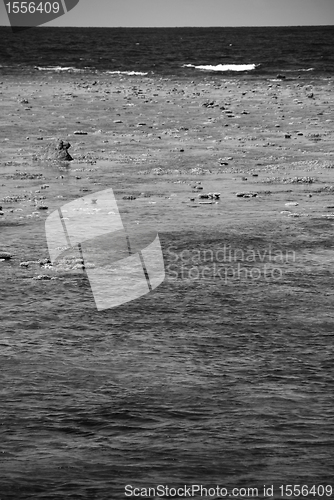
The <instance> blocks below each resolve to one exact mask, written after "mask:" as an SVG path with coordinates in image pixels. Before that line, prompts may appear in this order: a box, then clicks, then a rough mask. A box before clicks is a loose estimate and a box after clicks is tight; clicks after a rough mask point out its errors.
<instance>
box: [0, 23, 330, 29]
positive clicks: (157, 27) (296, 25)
mask: <svg viewBox="0 0 334 500" xmlns="http://www.w3.org/2000/svg"><path fill="white" fill-rule="evenodd" d="M14 27H15V28H20V27H25V28H107V29H115V28H116V29H120V28H124V29H142V28H143V29H176V28H181V29H182V28H203V29H205V28H317V27H322V28H323V27H333V28H334V24H277V25H276V24H275V25H274V24H263V25H262V24H254V25H250V24H240V25H225V26H221V25H219V26H218V25H210V26H196V25H195V26H44V25H39V26H14ZM0 28H10V29H11V28H12V26H10V25H0Z"/></svg>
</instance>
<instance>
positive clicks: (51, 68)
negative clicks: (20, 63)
mask: <svg viewBox="0 0 334 500" xmlns="http://www.w3.org/2000/svg"><path fill="white" fill-rule="evenodd" d="M34 68H35V69H38V70H39V71H73V72H76V73H79V72H81V71H82V69H78V68H73V67H72V66H69V67H63V66H34Z"/></svg>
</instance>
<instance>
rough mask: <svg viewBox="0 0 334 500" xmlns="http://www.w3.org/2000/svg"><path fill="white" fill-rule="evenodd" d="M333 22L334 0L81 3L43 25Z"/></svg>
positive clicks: (0, 16)
mask: <svg viewBox="0 0 334 500" xmlns="http://www.w3.org/2000/svg"><path fill="white" fill-rule="evenodd" d="M58 1H59V2H61V1H62V0H58ZM7 2H8V0H4V1H3V0H0V24H1V25H5V26H8V25H9V22H8V18H7V14H6V11H5V7H4V4H5V3H7ZM28 3H29V2H28ZM35 3H36V4H37V3H38V0H36V1H35ZM51 3H52V0H51ZM329 24H331V25H334V0H80V2H79V4H78V5H77V6H76V7H75V8H74V9H73V10H72V11H70V12H69V13H67V14H66V15H64V16H62V17H60V18H58V19H55V20H54V21H51V22H49V23H47V24H46V25H45V26H110V27H113V26H129V27H130V26H132V27H133V26H138V27H141V26H145V27H146V26H147V27H150V26H152V27H159V26H171V27H173V26H292V25H329Z"/></svg>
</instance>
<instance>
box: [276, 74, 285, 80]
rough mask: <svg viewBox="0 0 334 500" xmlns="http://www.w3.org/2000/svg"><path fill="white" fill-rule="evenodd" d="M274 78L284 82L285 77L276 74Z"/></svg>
mask: <svg viewBox="0 0 334 500" xmlns="http://www.w3.org/2000/svg"><path fill="white" fill-rule="evenodd" d="M276 78H278V79H279V80H284V79H285V75H281V74H278V75H277V76H276Z"/></svg>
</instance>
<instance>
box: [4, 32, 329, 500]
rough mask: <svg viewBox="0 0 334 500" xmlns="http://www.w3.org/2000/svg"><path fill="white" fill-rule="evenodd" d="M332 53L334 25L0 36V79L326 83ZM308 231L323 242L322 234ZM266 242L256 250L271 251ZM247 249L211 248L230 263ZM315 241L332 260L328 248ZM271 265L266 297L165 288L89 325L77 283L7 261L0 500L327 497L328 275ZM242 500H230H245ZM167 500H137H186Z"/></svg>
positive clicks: (181, 236) (259, 289)
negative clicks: (299, 492) (53, 75)
mask: <svg viewBox="0 0 334 500" xmlns="http://www.w3.org/2000/svg"><path fill="white" fill-rule="evenodd" d="M333 47H334V27H295V28H212V29H209V28H175V29H123V28H122V29H121V28H120V29H105V28H101V29H95V28H94V29H88V28H80V29H79V28H73V29H72V28H71V29H69V28H45V27H44V28H36V29H31V30H28V31H26V32H21V33H18V34H15V35H14V34H12V32H11V30H10V29H9V28H0V65H1V67H0V74H2V75H7V74H9V75H13V74H17V75H18V78H20V76H21V75H25V74H27V75H29V74H32V73H36V74H38V72H43V71H50V72H60V71H62V72H64V73H66V72H72V73H73V72H82V73H83V74H85V73H86V72H88V73H97V74H99V72H103V73H107V72H111V73H114V74H117V72H120V74H121V75H124V76H125V77H126V75H127V74H129V75H133V74H136V73H137V74H138V75H139V76H143V75H142V73H144V74H147V75H149V76H150V77H154V76H156V77H157V78H166V79H173V78H178V77H181V78H189V79H190V80H191V79H194V78H203V75H207V74H215V75H219V74H222V75H224V76H226V75H227V76H229V77H231V78H234V76H235V75H240V74H243V75H246V76H247V77H250V78H256V77H257V75H258V76H260V77H261V78H262V77H266V76H269V77H271V76H275V75H276V74H278V73H283V74H284V75H288V74H290V75H293V76H295V77H298V75H301V74H305V73H307V74H310V75H316V76H317V77H319V78H327V77H328V76H333V72H334V50H333ZM133 72H134V73H133ZM99 180H100V181H101V182H103V179H102V178H101V179H99ZM305 224H306V226H305V231H308V230H310V231H311V232H312V231H314V238H319V240H321V238H322V235H321V230H322V228H321V227H320V228H319V227H313V226H312V227H311V222H309V224H310V227H309V228H308V227H307V223H305ZM5 229H6V241H4V240H1V241H0V244H1V245H2V248H3V247H4V248H7V247H6V245H7V243H8V241H11V242H14V244H15V245H16V248H17V249H18V248H24V251H25V253H26V254H29V255H31V256H34V255H35V256H36V255H40V252H41V248H43V249H44V248H45V235H44V234H39V235H37V236H36V233H35V230H34V228H32V229H31V230H30V232H27V231H24V232H22V233H20V228H19V227H16V226H15V225H13V227H6V228H5ZM5 229H4V228H3V227H0V231H2V230H5ZM270 231H273V227H272V224H270V225H268V227H263V228H262V233H261V234H260V235H257V237H256V245H257V247H258V248H260V249H266V248H268V245H270V244H272V243H273V242H272V241H271V240H270V236H268V235H267V234H270ZM283 233H284V227H283V228H282V234H283ZM23 234H24V235H25V236H24V237H23V236H22V235H23ZM307 234H308V233H307ZM312 234H313V233H312ZM253 236H254V235H253V234H251V231H249V232H248V233H247V231H245V232H244V234H238V232H237V231H231V232H230V233H228V234H227V233H226V234H225V235H223V237H224V241H226V242H227V243H228V244H229V245H230V246H231V247H232V248H237V249H242V250H243V251H245V252H246V251H247V249H249V247H250V246H251V245H253V244H254V238H253ZM221 241H222V235H221V234H218V233H212V232H211V231H207V232H201V233H196V232H190V231H186V230H175V232H170V233H168V234H167V233H166V234H162V235H161V242H162V247H163V251H164V256H165V258H166V265H170V264H171V262H170V260H171V259H172V263H173V262H174V257H173V256H172V255H171V254H170V253H169V252H168V251H167V249H168V248H170V247H171V246H172V247H173V248H174V250H175V252H176V253H177V254H178V255H180V253H181V252H183V251H187V250H189V248H191V249H193V251H198V249H207V248H210V249H212V250H213V251H215V252H216V251H218V250H219V249H220V248H221ZM282 241H283V236H282ZM321 241H322V244H323V245H327V247H328V251H331V250H332V237H331V235H329V236H328V239H326V241H324V240H321ZM299 244H300V248H299V250H301V247H302V243H298V241H297V242H294V245H297V247H298V245H299ZM310 245H311V243H310ZM312 245H313V243H312ZM314 246H316V242H314ZM168 259H169V260H168ZM178 263H179V261H178ZM211 264H212V263H211ZM232 264H233V265H236V262H233V263H232ZM286 265H287V266H288V271H289V273H288V277H287V278H286V279H285V280H282V281H279V282H277V283H276V284H275V286H273V285H272V284H271V285H270V284H268V283H267V282H256V281H254V282H247V283H245V282H243V281H241V282H240V280H232V281H229V283H227V284H225V285H222V282H221V280H219V279H216V280H215V279H208V280H206V281H205V282H203V281H201V280H199V279H189V277H188V276H185V277H184V276H182V274H180V273H179V274H177V275H176V278H175V279H172V280H166V282H165V283H163V284H162V285H161V286H159V287H158V288H157V289H156V290H155V291H154V292H152V293H151V294H148V295H147V296H145V297H142V298H141V299H138V300H136V301H133V302H130V303H128V304H124V305H122V306H120V307H118V308H116V309H109V310H105V311H102V312H97V310H96V307H95V304H94V300H93V297H92V292H91V289H90V285H89V282H88V280H87V278H85V277H84V276H76V275H73V276H72V275H71V276H65V277H64V279H63V280H57V281H55V282H53V281H45V282H44V281H34V280H32V279H28V278H27V279H22V278H21V277H19V276H18V273H17V270H15V266H17V262H15V265H14V264H13V263H12V262H11V261H8V262H2V263H1V266H2V267H1V273H2V274H1V278H2V292H1V297H0V346H1V349H0V376H1V387H0V394H1V400H0V423H1V427H0V432H1V440H0V500H26V499H29V500H118V499H121V498H131V497H130V496H128V497H126V496H125V486H126V485H129V488H128V491H131V488H132V487H139V488H149V487H157V485H162V486H164V487H165V486H169V487H184V485H188V486H190V485H202V486H203V487H206V488H209V487H211V488H216V486H217V485H219V486H220V487H221V488H223V487H226V488H228V491H229V492H231V491H232V488H246V489H247V488H249V487H254V488H258V490H259V494H258V498H262V499H264V498H275V500H278V499H279V498H289V496H288V495H285V494H280V489H279V487H280V486H281V485H286V484H290V485H291V484H292V485H294V484H299V485H307V487H308V488H309V490H311V488H312V486H313V485H315V489H314V490H313V491H314V493H310V494H307V495H303V498H309V499H316V500H318V499H319V498H334V494H333V493H332V490H330V488H329V486H328V485H332V487H333V489H334V472H333V471H334V453H333V445H334V438H333V436H334V375H333V354H334V349H333V300H332V297H333V279H332V274H331V273H330V272H329V271H327V270H326V269H324V270H323V271H322V272H321V273H317V272H316V271H314V270H313V269H312V266H309V268H306V269H303V270H302V271H301V270H300V269H298V268H296V267H295V266H294V263H293V262H292V263H287V264H286ZM130 485H131V486H130ZM264 485H266V487H270V486H271V485H275V495H274V496H271V495H264V490H263V488H264ZM319 485H323V489H322V487H321V486H319ZM319 488H320V489H319ZM246 489H245V490H242V491H241V492H240V494H238V495H237V494H236V495H235V496H234V498H238V499H241V498H247V499H249V498H255V496H252V495H251V494H250V493H249V494H248V491H247V490H246ZM161 491H163V490H162V489H161V488H160V492H161ZM304 491H305V490H304ZM165 493H166V490H164V494H163V495H160V494H159V495H158V494H156V495H154V494H153V492H152V491H151V492H150V493H149V494H147V495H145V492H144V494H143V495H142V497H143V498H152V499H153V498H184V496H182V494H181V493H182V492H181V493H180V494H176V493H175V492H174V491H173V490H172V491H171V492H170V494H167V493H166V494H165ZM132 498H134V497H132ZM137 498H138V496H137ZM194 498H205V495H204V494H203V495H202V496H200V493H199V492H198V490H197V492H196V494H195V495H194ZM207 498H222V495H221V496H219V495H217V493H215V492H213V491H212V490H211V494H210V495H207ZM229 498H233V497H231V496H230V497H229ZM290 498H291V496H290Z"/></svg>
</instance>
